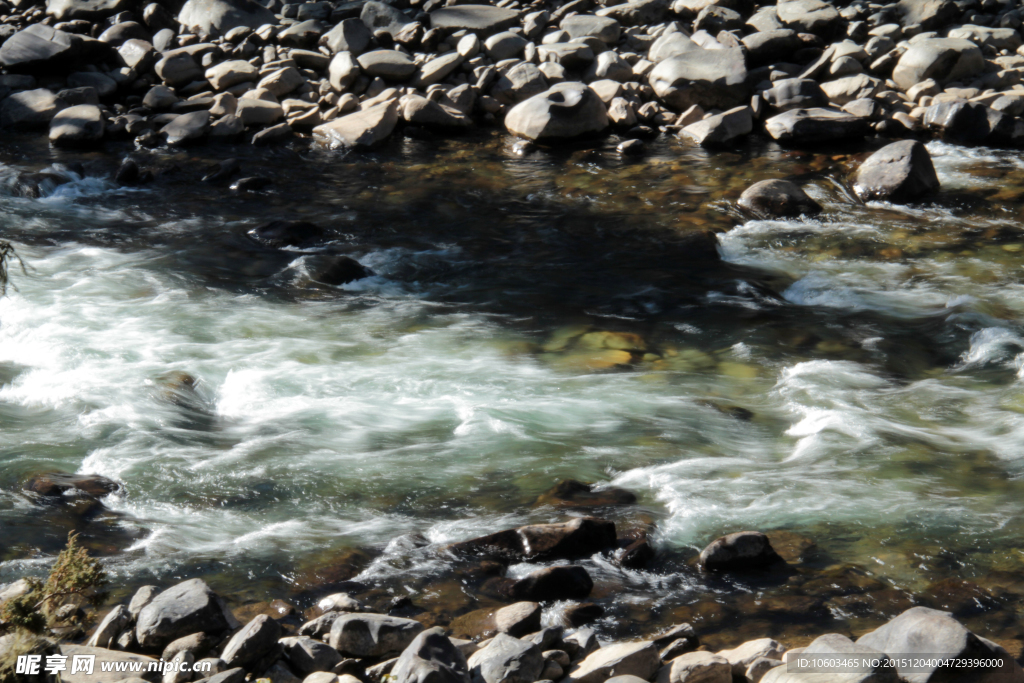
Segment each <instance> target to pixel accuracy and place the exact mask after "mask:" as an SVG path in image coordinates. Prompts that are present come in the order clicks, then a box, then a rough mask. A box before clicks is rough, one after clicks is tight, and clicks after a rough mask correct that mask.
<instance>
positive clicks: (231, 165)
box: [202, 159, 276, 246]
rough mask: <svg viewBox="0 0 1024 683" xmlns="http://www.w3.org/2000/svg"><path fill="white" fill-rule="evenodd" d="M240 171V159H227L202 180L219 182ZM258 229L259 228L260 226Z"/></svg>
mask: <svg viewBox="0 0 1024 683" xmlns="http://www.w3.org/2000/svg"><path fill="white" fill-rule="evenodd" d="M239 171H241V164H239V163H238V159H225V160H223V161H221V162H220V163H219V164H217V166H216V167H215V168H214V169H212V170H211V171H210V172H209V173H207V174H206V175H204V176H203V178H202V180H203V182H204V183H219V182H221V181H224V180H227V179H228V178H230V177H232V176H234V175H235V174H237V173H238V172H239ZM275 223H276V222H275ZM275 223H268V224H267V225H268V226H270V225H275ZM264 227H267V226H264ZM256 230H259V228H257V229H256ZM253 232H254V233H255V232H256V231H255V230H254V231H253ZM271 246H274V245H271Z"/></svg>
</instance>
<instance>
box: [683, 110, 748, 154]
mask: <svg viewBox="0 0 1024 683" xmlns="http://www.w3.org/2000/svg"><path fill="white" fill-rule="evenodd" d="M753 129H754V116H753V111H751V109H750V107H748V106H742V107H736V108H735V109H730V110H729V111H727V112H723V113H721V114H716V115H714V116H708V117H707V118H705V119H701V120H700V121H698V122H696V123H691V124H690V125H688V126H686V127H684V128H683V129H682V130H681V131H679V134H680V135H681V136H682V137H684V138H687V139H689V140H692V141H693V142H695V143H697V144H698V145H701V146H703V147H714V146H717V145H724V144H725V143H727V142H730V141H732V140H735V139H736V138H739V137H742V136H744V135H747V134H748V133H750V131H752V130H753Z"/></svg>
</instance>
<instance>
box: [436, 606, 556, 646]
mask: <svg viewBox="0 0 1024 683" xmlns="http://www.w3.org/2000/svg"><path fill="white" fill-rule="evenodd" d="M540 615H541V609H540V605H539V604H537V603H536V602H517V603H515V604H513V605H508V606H507V607H501V608H498V609H494V608H488V609H480V610H476V611H473V612H469V613H468V614H463V615H462V616H460V617H457V618H456V619H455V620H454V621H452V623H451V629H452V633H454V634H455V635H456V636H457V637H460V638H474V639H476V638H489V637H491V636H493V635H494V634H496V633H508V634H509V635H511V636H514V637H516V638H521V637H522V636H525V635H526V634H528V633H533V632H534V631H536V630H537V629H539V628H540Z"/></svg>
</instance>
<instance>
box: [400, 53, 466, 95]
mask: <svg viewBox="0 0 1024 683" xmlns="http://www.w3.org/2000/svg"><path fill="white" fill-rule="evenodd" d="M462 62H463V56H462V55H460V54H459V53H458V52H455V51H452V52H448V53H445V54H443V55H440V56H439V57H434V58H433V59H431V60H428V61H427V62H426V63H425V64H423V66H421V67H419V68H418V69H417V70H416V73H415V75H414V76H413V79H412V85H413V87H416V88H423V89H426V87H427V86H429V85H433V84H434V83H440V82H441V81H442V80H444V79H445V78H447V77H448V75H449V74H451V73H452V72H453V71H455V69H457V68H459V67H460V66H462Z"/></svg>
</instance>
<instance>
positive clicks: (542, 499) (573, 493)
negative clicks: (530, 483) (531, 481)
mask: <svg viewBox="0 0 1024 683" xmlns="http://www.w3.org/2000/svg"><path fill="white" fill-rule="evenodd" d="M634 503H636V494H635V493H633V492H632V491H627V490H626V489H621V488H617V487H614V486H610V487H607V488H600V489H595V486H594V484H586V483H584V482H581V481H576V480H575V479H565V480H563V481H560V482H558V483H557V484H555V485H554V486H553V487H551V488H550V489H548V490H547V491H545V492H544V493H542V494H541V495H540V496H539V497H538V498H537V501H536V502H535V503H534V505H552V506H555V507H563V508H593V507H604V506H611V505H632V504H634Z"/></svg>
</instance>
